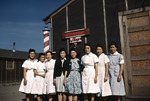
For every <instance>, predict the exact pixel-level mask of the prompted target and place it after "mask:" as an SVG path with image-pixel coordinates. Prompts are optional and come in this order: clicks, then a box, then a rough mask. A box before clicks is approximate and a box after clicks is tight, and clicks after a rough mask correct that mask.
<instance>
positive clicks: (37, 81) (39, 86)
mask: <svg viewBox="0 0 150 101" xmlns="http://www.w3.org/2000/svg"><path fill="white" fill-rule="evenodd" d="M36 70H37V73H39V74H42V75H43V74H45V63H44V62H43V63H42V62H41V61H39V62H38V63H37V68H36ZM43 87H44V77H42V76H38V75H35V78H34V82H33V87H32V91H31V94H37V95H42V94H43Z"/></svg>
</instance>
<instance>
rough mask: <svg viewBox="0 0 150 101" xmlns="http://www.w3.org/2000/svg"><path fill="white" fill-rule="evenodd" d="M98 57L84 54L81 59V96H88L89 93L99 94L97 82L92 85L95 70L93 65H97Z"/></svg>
mask: <svg viewBox="0 0 150 101" xmlns="http://www.w3.org/2000/svg"><path fill="white" fill-rule="evenodd" d="M98 62H99V60H98V57H97V56H96V55H95V54H93V53H92V52H91V53H90V54H88V55H87V54H85V55H84V56H82V58H81V64H82V65H83V66H84V69H83V72H82V89H83V94H89V93H93V94H94V93H99V92H100V88H99V83H98V82H99V81H98V82H97V83H94V78H95V68H94V64H95V63H98Z"/></svg>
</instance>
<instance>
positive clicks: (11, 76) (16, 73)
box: [0, 58, 24, 83]
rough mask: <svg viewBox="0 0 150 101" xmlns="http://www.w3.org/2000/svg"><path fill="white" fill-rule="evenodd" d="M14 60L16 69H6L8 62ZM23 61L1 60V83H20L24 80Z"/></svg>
mask: <svg viewBox="0 0 150 101" xmlns="http://www.w3.org/2000/svg"><path fill="white" fill-rule="evenodd" d="M7 60H14V69H6V61H7ZM23 62H24V60H21V59H5V58H0V83H12V82H20V81H21V80H22V78H23V69H22V63H23Z"/></svg>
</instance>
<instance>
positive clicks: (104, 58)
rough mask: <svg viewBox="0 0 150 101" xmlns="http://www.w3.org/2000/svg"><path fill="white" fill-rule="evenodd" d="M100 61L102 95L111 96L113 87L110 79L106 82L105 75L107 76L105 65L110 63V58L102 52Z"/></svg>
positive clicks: (99, 76) (99, 73) (99, 74)
mask: <svg viewBox="0 0 150 101" xmlns="http://www.w3.org/2000/svg"><path fill="white" fill-rule="evenodd" d="M98 58H99V63H98V78H99V87H100V93H99V94H98V96H100V94H101V95H102V96H109V95H111V88H110V84H109V79H108V80H107V81H106V82H104V77H105V65H106V63H109V59H108V57H107V55H105V54H104V53H102V54H101V55H100V56H99V57H98Z"/></svg>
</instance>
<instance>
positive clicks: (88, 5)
mask: <svg viewBox="0 0 150 101" xmlns="http://www.w3.org/2000/svg"><path fill="white" fill-rule="evenodd" d="M43 21H44V22H45V24H48V23H50V24H51V47H52V48H51V50H52V51H56V52H57V53H58V51H59V49H60V48H61V47H64V48H66V49H67V51H68V52H69V48H70V47H74V45H73V44H72V41H74V40H75V41H76V40H77V41H76V42H79V43H77V46H76V48H77V50H78V52H79V53H80V56H82V55H83V46H84V43H87V42H88V43H91V44H92V45H93V46H94V47H93V48H95V45H96V44H102V45H103V46H104V52H105V53H108V51H109V49H108V43H109V42H111V41H116V42H117V43H118V44H119V49H118V51H119V52H120V53H122V54H123V55H124V57H125V60H126V63H125V68H124V78H125V86H126V97H125V100H126V101H138V100H139V101H148V100H150V41H149V40H150V32H149V30H150V0H68V2H66V3H65V4H64V5H62V6H61V7H59V8H58V9H57V10H55V11H54V12H53V13H51V14H49V15H48V16H47V17H45V18H44V19H43ZM87 29H88V31H87V32H86V30H87ZM82 32H83V33H82ZM75 35H78V36H79V38H78V37H77V36H75ZM136 98H139V99H138V100H137V99H136Z"/></svg>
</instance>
